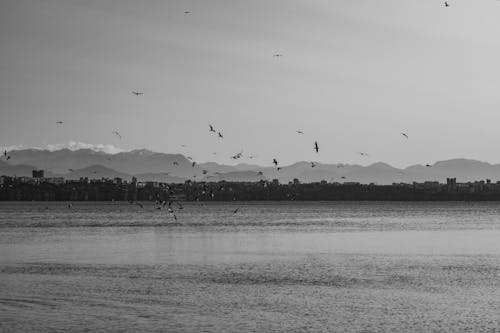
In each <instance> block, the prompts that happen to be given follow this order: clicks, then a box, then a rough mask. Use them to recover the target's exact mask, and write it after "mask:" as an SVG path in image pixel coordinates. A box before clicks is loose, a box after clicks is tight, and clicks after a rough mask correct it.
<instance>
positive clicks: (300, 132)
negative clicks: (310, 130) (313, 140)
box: [295, 131, 304, 134]
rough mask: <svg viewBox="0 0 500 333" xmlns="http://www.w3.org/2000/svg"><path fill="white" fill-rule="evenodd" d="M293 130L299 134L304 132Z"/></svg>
mask: <svg viewBox="0 0 500 333" xmlns="http://www.w3.org/2000/svg"><path fill="white" fill-rule="evenodd" d="M295 132H297V133H299V134H304V132H302V131H295Z"/></svg>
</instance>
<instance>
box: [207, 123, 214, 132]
mask: <svg viewBox="0 0 500 333" xmlns="http://www.w3.org/2000/svg"><path fill="white" fill-rule="evenodd" d="M208 127H209V129H208V131H209V132H214V133H215V128H214V127H213V126H212V125H210V124H208Z"/></svg>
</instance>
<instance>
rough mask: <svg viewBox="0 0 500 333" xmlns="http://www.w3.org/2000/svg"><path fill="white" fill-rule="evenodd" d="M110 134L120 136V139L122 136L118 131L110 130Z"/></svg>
mask: <svg viewBox="0 0 500 333" xmlns="http://www.w3.org/2000/svg"><path fill="white" fill-rule="evenodd" d="M111 134H114V135H116V136H117V137H119V138H120V140H121V139H122V136H121V134H120V133H119V132H118V131H113V132H111Z"/></svg>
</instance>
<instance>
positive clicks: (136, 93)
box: [132, 91, 144, 96]
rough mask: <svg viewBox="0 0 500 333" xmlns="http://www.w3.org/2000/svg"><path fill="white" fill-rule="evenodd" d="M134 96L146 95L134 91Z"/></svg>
mask: <svg viewBox="0 0 500 333" xmlns="http://www.w3.org/2000/svg"><path fill="white" fill-rule="evenodd" d="M132 94H134V95H136V96H141V95H144V93H143V92H138V91H132Z"/></svg>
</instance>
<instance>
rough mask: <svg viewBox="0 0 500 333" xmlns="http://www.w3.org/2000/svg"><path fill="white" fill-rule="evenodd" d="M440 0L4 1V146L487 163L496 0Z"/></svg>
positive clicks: (499, 23) (496, 104) (499, 151)
mask: <svg viewBox="0 0 500 333" xmlns="http://www.w3.org/2000/svg"><path fill="white" fill-rule="evenodd" d="M448 2H449V3H450V7H445V6H444V3H443V1H439V0H377V1H373V0H355V1H353V0H341V1H338V0H307V1H306V0H302V1H295V0H286V1H285V0H280V1H273V0H251V1H250V0H248V1H242V0H227V1H212V0H199V1H188V0H184V1H172V0H168V1H165V0H164V1H159V0H158V1H142V0H141V1H137V0H134V1H125V0H95V1H92V0H81V1H74V0H60V1H56V0H43V1H38V0H37V1H35V0H32V1H25V0H12V1H5V0H0V146H12V145H24V146H26V147H29V146H36V147H44V146H46V145H48V144H51V145H55V144H61V143H67V142H69V141H75V142H85V143H90V144H99V145H112V146H116V147H118V148H121V149H127V150H129V149H134V148H148V149H151V150H154V151H161V152H166V153H176V152H181V153H185V154H187V155H190V156H193V157H194V158H195V159H196V160H198V161H200V162H201V161H208V160H213V161H217V162H221V163H231V162H232V161H231V160H230V159H229V156H230V155H233V154H235V153H237V152H239V151H240V150H243V152H244V154H247V155H258V158H256V159H254V160H252V162H257V163H260V164H269V165H270V164H271V160H272V158H273V157H276V158H277V159H278V160H279V161H280V162H281V164H287V163H292V162H295V161H298V160H316V161H320V162H332V163H334V162H345V163H359V164H369V163H372V162H376V161H384V162H388V163H390V164H392V165H395V166H407V165H411V164H415V163H424V164H425V163H432V162H434V161H436V160H443V159H448V158H454V157H465V158H475V159H480V160H484V161H489V162H494V163H498V162H500V145H499V143H500V1H496V0H457V1H453V0H449V1H448ZM184 11H190V12H191V13H190V14H187V15H186V14H184V13H183V12H184ZM275 53H280V54H283V57H280V58H276V57H273V54H275ZM132 90H135V91H141V92H144V95H143V96H139V97H136V96H134V95H132V94H131V91H132ZM56 121H64V124H63V125H62V126H58V125H57V124H56ZM208 124H212V125H214V127H215V128H216V129H217V130H220V131H221V132H222V133H223V135H224V139H223V140H220V139H218V138H217V137H216V136H214V135H211V134H210V133H209V132H208ZM296 130H302V131H303V132H304V133H305V134H304V135H299V134H297V133H296V132H295V131H296ZM112 131H119V132H120V133H121V134H122V136H123V138H122V139H121V140H120V139H119V138H118V137H117V136H116V135H113V134H112ZM401 132H405V133H407V134H408V136H409V139H408V140H406V139H405V138H404V137H403V136H402V135H401V134H400V133H401ZM316 140H317V141H318V143H319V145H320V153H319V154H316V153H315V152H314V151H313V144H314V141H316ZM181 145H187V147H186V148H184V147H181ZM105 147H108V146H105ZM214 152H216V153H217V155H213V153H214ZM358 152H367V153H369V154H370V157H362V156H360V155H359V154H358ZM244 161H248V160H244Z"/></svg>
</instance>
